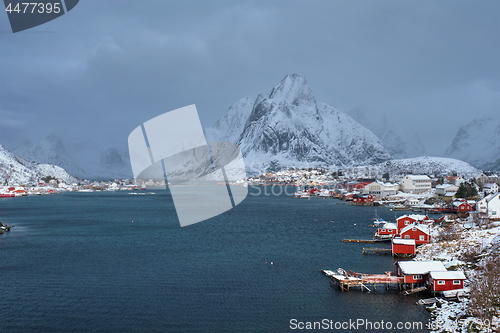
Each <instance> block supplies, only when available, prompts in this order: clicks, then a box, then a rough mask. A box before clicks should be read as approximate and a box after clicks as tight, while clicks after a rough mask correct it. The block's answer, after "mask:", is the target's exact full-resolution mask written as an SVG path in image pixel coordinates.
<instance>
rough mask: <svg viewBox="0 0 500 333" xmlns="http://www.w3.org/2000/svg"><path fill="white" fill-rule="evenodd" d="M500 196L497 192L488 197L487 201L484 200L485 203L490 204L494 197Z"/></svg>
mask: <svg viewBox="0 0 500 333" xmlns="http://www.w3.org/2000/svg"><path fill="white" fill-rule="evenodd" d="M499 194H500V192H497V193H495V194H493V195H492V196H491V197H489V198H488V199H486V201H487V202H490V201H491V200H493V199H495V198H496V197H498V195H499Z"/></svg>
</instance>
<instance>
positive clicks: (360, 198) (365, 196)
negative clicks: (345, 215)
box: [352, 194, 373, 203]
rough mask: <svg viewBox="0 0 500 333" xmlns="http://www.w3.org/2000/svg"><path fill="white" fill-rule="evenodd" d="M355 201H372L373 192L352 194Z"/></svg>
mask: <svg viewBox="0 0 500 333" xmlns="http://www.w3.org/2000/svg"><path fill="white" fill-rule="evenodd" d="M352 202H353V203H371V202H373V196H372V195H371V194H354V195H353V196H352Z"/></svg>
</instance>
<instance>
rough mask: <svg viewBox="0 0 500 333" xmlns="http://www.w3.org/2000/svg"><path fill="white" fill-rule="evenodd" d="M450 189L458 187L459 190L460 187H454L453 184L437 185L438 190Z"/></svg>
mask: <svg viewBox="0 0 500 333" xmlns="http://www.w3.org/2000/svg"><path fill="white" fill-rule="evenodd" d="M449 187H456V188H457V189H458V186H457V185H453V184H441V185H436V188H442V189H447V188H449Z"/></svg>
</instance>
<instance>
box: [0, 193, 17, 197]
mask: <svg viewBox="0 0 500 333" xmlns="http://www.w3.org/2000/svg"><path fill="white" fill-rule="evenodd" d="M15 196H16V194H15V193H0V198H13V197H15Z"/></svg>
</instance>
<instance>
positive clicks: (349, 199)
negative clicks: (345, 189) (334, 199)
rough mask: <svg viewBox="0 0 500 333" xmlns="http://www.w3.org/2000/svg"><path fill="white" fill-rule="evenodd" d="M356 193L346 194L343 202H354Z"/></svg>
mask: <svg viewBox="0 0 500 333" xmlns="http://www.w3.org/2000/svg"><path fill="white" fill-rule="evenodd" d="M354 194H355V193H346V194H344V196H343V197H342V200H344V201H352V200H353V197H354Z"/></svg>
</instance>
